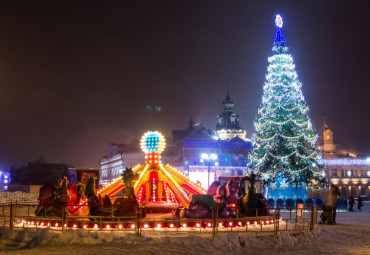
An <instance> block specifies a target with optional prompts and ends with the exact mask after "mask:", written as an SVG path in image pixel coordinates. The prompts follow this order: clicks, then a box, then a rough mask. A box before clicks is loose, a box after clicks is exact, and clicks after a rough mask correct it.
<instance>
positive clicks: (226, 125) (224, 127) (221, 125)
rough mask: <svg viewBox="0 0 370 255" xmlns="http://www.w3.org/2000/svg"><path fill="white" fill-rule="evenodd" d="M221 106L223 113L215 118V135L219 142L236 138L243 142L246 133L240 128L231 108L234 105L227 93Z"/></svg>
mask: <svg viewBox="0 0 370 255" xmlns="http://www.w3.org/2000/svg"><path fill="white" fill-rule="evenodd" d="M222 104H223V105H224V112H223V113H222V114H219V115H218V116H217V125H216V132H217V135H218V136H219V138H220V139H221V140H229V139H232V138H234V137H236V136H237V137H239V138H241V139H243V140H245V135H246V134H247V132H246V131H245V130H243V129H242V128H241V126H240V123H239V115H236V114H235V113H234V110H233V108H234V105H235V104H234V102H233V100H231V98H230V96H229V91H228V92H227V95H226V99H225V100H224V101H223V103H222Z"/></svg>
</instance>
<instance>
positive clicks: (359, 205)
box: [357, 196, 362, 211]
mask: <svg viewBox="0 0 370 255" xmlns="http://www.w3.org/2000/svg"><path fill="white" fill-rule="evenodd" d="M361 207H362V198H361V197H360V196H358V198H357V209H358V210H359V211H361Z"/></svg>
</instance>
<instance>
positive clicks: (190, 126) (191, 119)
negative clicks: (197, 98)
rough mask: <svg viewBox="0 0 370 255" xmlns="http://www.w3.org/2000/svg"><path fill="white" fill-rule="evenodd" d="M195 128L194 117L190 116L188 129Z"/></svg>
mask: <svg viewBox="0 0 370 255" xmlns="http://www.w3.org/2000/svg"><path fill="white" fill-rule="evenodd" d="M193 128H194V122H193V118H192V117H190V120H189V127H188V130H192V129H193Z"/></svg>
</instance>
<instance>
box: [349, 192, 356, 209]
mask: <svg viewBox="0 0 370 255" xmlns="http://www.w3.org/2000/svg"><path fill="white" fill-rule="evenodd" d="M354 204H355V198H354V197H353V196H351V197H350V198H349V211H351V212H353V205H354Z"/></svg>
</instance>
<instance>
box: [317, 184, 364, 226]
mask: <svg viewBox="0 0 370 255" xmlns="http://www.w3.org/2000/svg"><path fill="white" fill-rule="evenodd" d="M338 196H339V197H340V196H342V193H341V192H340V190H339V189H338V187H337V186H335V185H334V184H331V185H330V187H329V190H328V191H327V192H326V193H325V197H324V204H323V206H322V210H323V212H322V214H321V221H320V222H319V223H321V224H324V223H327V224H337V223H336V221H335V218H336V214H337V206H338ZM357 201H358V205H357V209H358V210H360V211H361V207H362V205H363V204H362V198H361V197H360V196H359V197H358V200H357ZM354 204H355V199H354V197H353V196H351V197H350V199H349V211H352V212H353V206H354Z"/></svg>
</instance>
